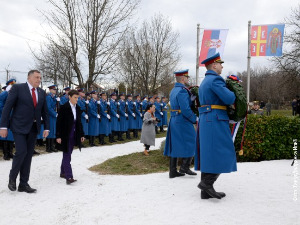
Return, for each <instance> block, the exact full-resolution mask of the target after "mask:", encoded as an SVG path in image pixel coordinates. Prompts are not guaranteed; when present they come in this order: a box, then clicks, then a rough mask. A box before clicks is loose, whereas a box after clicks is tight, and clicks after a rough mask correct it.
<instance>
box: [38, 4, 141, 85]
mask: <svg viewBox="0 0 300 225" xmlns="http://www.w3.org/2000/svg"><path fill="white" fill-rule="evenodd" d="M139 1H140V0H77V1H72V0H49V2H50V4H51V7H52V10H50V11H48V12H43V15H44V16H45V18H46V20H47V21H48V24H49V26H50V27H51V33H47V35H46V37H47V40H48V41H49V43H50V45H51V46H53V47H55V48H56V49H57V50H58V51H59V52H60V53H61V54H62V55H63V56H64V57H65V58H66V59H67V61H68V62H69V65H70V67H71V68H72V70H73V71H74V74H75V76H76V79H74V82H75V83H76V85H78V86H81V87H85V86H86V83H87V84H88V86H90V85H91V84H92V83H93V82H95V81H98V80H99V75H106V74H109V73H110V72H112V71H113V69H114V67H115V64H116V62H117V50H118V45H119V43H120V41H121V40H122V38H123V36H124V34H125V33H126V31H127V30H128V28H129V20H130V19H131V16H132V14H133V12H134V10H135V9H136V7H137V5H138V4H139ZM86 68H88V71H86V70H87V69H86ZM84 74H87V76H84ZM70 82H73V81H70Z"/></svg>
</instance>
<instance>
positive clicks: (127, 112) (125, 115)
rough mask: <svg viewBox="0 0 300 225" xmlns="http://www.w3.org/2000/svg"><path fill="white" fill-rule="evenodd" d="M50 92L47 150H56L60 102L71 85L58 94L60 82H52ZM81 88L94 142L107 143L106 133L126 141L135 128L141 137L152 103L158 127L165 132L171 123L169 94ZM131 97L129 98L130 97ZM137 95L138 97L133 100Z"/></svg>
mask: <svg viewBox="0 0 300 225" xmlns="http://www.w3.org/2000/svg"><path fill="white" fill-rule="evenodd" d="M48 88H49V94H48V95H47V106H48V117H49V123H50V133H49V136H48V137H47V139H46V151H47V152H55V151H57V148H56V142H55V139H56V136H55V130H56V117H57V112H58V110H59V107H60V105H63V104H65V103H66V102H68V101H69V100H68V98H69V97H68V92H69V91H70V87H66V88H64V91H65V93H64V94H63V95H62V96H61V97H58V96H57V95H56V92H57V86H56V85H51V86H49V87H48ZM77 90H78V92H79V95H80V97H79V99H78V103H77V104H78V106H79V107H80V108H81V110H82V114H81V122H82V125H83V130H84V133H85V136H86V138H87V139H88V140H89V145H90V146H96V144H95V139H96V138H98V139H99V144H101V145H104V144H106V143H105V141H104V137H105V136H108V137H109V142H111V143H113V142H116V140H115V138H116V139H117V140H118V141H123V134H124V133H125V134H126V139H131V136H130V135H131V132H132V133H133V137H134V138H138V132H139V131H140V130H141V129H142V124H143V115H144V113H145V109H146V107H147V105H148V104H155V106H156V112H155V116H156V117H157V118H158V119H159V120H160V122H159V123H158V125H157V127H156V131H157V133H158V130H160V132H163V131H164V130H163V126H166V125H167V110H168V106H167V99H166V98H165V97H162V98H160V97H158V96H157V97H155V98H154V97H152V96H150V97H147V96H144V97H143V99H141V96H140V95H139V94H137V95H135V96H133V95H132V94H128V95H125V94H124V93H120V94H119V95H117V93H116V92H114V93H111V94H110V95H109V96H110V99H108V96H107V93H105V92H99V93H98V92H97V91H95V90H94V91H91V92H85V91H84V89H83V88H80V89H77ZM126 97H127V99H126ZM133 97H134V98H135V100H133ZM42 134H43V129H41V133H40V134H39V136H38V140H37V142H38V144H40V145H42V142H43V137H42Z"/></svg>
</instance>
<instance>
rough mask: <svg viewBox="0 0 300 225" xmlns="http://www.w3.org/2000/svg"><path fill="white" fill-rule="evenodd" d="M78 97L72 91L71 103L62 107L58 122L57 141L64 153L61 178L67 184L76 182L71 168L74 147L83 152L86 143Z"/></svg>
mask: <svg viewBox="0 0 300 225" xmlns="http://www.w3.org/2000/svg"><path fill="white" fill-rule="evenodd" d="M78 97H79V93H78V91H76V90H71V91H70V92H69V101H68V102H66V103H65V104H64V105H62V106H60V109H59V112H58V116H57V121H56V141H57V143H59V144H61V150H62V151H63V159H62V163H61V171H60V177H62V178H65V179H66V182H67V184H71V183H73V182H75V181H76V180H75V179H74V178H73V173H72V167H71V155H72V152H73V147H74V146H75V145H77V146H78V147H79V150H81V142H83V141H84V132H83V129H82V124H81V113H82V111H81V110H80V107H79V106H78V105H77V101H78Z"/></svg>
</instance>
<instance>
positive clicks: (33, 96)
mask: <svg viewBox="0 0 300 225" xmlns="http://www.w3.org/2000/svg"><path fill="white" fill-rule="evenodd" d="M31 90H32V100H33V105H34V108H35V107H36V95H35V88H32V89H31Z"/></svg>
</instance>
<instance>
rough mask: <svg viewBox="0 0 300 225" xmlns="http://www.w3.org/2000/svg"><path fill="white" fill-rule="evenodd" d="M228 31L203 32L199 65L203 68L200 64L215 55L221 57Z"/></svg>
mask: <svg viewBox="0 0 300 225" xmlns="http://www.w3.org/2000/svg"><path fill="white" fill-rule="evenodd" d="M227 33H228V29H220V30H204V33H203V38H202V44H201V52H200V57H199V65H200V66H204V64H201V62H202V61H203V60H204V59H207V58H208V57H211V56H213V55H214V54H216V53H218V52H219V53H220V55H221V58H222V55H223V51H224V47H225V42H226V37H227Z"/></svg>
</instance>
